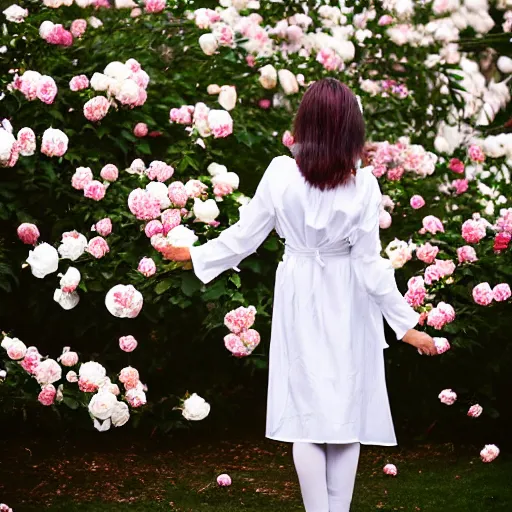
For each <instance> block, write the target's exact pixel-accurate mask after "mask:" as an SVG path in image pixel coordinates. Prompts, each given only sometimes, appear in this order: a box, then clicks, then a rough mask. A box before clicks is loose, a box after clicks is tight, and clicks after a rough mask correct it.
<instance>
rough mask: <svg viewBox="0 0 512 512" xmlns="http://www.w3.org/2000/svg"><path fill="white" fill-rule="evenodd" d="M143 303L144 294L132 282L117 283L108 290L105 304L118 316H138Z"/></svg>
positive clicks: (112, 313) (111, 312)
mask: <svg viewBox="0 0 512 512" xmlns="http://www.w3.org/2000/svg"><path fill="white" fill-rule="evenodd" d="M143 304H144V298H143V297H142V294H141V293H140V292H139V291H138V290H136V289H135V288H134V287H133V286H132V285H131V284H128V285H123V284H117V285H115V286H114V287H112V288H111V289H110V290H109V291H108V293H107V295H106V297H105V306H106V307H107V309H108V311H109V312H110V314H111V315H113V316H115V317H117V318H135V317H137V316H138V314H139V313H140V311H141V309H142V306H143Z"/></svg>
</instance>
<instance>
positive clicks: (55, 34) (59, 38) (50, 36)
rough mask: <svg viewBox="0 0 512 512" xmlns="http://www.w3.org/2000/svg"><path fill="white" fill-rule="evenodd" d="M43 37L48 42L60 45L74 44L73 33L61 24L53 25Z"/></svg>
mask: <svg viewBox="0 0 512 512" xmlns="http://www.w3.org/2000/svg"><path fill="white" fill-rule="evenodd" d="M43 39H44V40H45V41H46V42H47V43H50V44H57V45H60V46H71V45H72V44H73V34H72V33H71V32H69V30H66V29H65V28H64V27H63V26H62V25H61V24H57V25H53V27H52V28H51V29H50V30H49V32H48V33H46V34H44V37H43Z"/></svg>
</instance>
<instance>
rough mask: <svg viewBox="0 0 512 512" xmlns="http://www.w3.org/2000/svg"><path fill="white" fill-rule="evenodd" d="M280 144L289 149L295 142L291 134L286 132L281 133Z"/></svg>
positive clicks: (288, 131)
mask: <svg viewBox="0 0 512 512" xmlns="http://www.w3.org/2000/svg"><path fill="white" fill-rule="evenodd" d="M281 140H282V143H283V144H284V145H285V146H286V147H287V148H291V147H292V146H293V144H294V142H295V139H294V138H293V135H292V134H291V132H290V130H286V131H285V132H284V133H283V138H282V139H281Z"/></svg>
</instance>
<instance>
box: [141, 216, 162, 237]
mask: <svg viewBox="0 0 512 512" xmlns="http://www.w3.org/2000/svg"><path fill="white" fill-rule="evenodd" d="M144 232H145V233H146V236H147V237H148V238H151V237H152V236H155V235H159V234H160V233H163V232H164V226H163V224H162V223H161V222H160V221H159V220H150V221H149V222H148V223H147V224H146V227H145V228H144Z"/></svg>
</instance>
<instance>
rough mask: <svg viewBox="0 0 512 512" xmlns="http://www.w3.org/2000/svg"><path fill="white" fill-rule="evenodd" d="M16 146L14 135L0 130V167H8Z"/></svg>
mask: <svg viewBox="0 0 512 512" xmlns="http://www.w3.org/2000/svg"><path fill="white" fill-rule="evenodd" d="M14 144H16V139H15V138H14V135H13V134H12V133H9V132H8V131H7V130H4V129H1V128H0V165H7V163H8V162H9V160H10V159H11V152H12V148H13V146H14Z"/></svg>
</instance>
